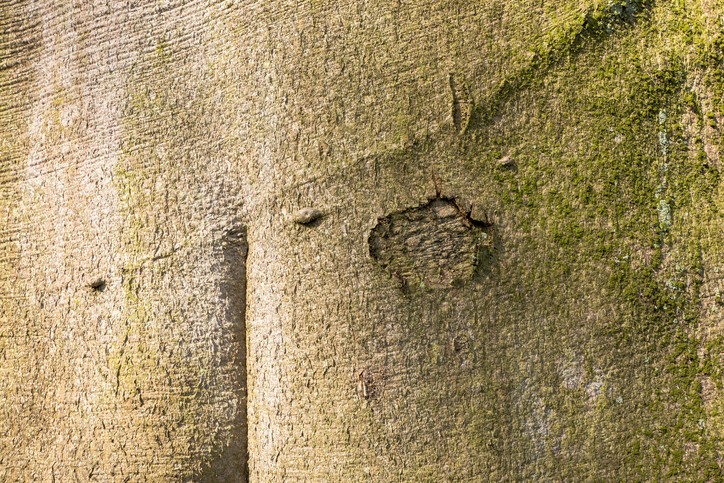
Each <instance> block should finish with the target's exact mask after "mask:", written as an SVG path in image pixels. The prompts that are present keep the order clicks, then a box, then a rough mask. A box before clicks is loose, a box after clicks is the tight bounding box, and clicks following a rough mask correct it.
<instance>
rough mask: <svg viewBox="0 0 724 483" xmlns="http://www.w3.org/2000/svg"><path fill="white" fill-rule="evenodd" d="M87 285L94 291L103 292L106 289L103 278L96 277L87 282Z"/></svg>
mask: <svg viewBox="0 0 724 483" xmlns="http://www.w3.org/2000/svg"><path fill="white" fill-rule="evenodd" d="M88 287H89V288H90V289H91V290H93V291H94V292H103V291H104V290H105V289H106V281H105V279H104V278H101V277H98V278H95V279H93V280H91V281H90V282H88Z"/></svg>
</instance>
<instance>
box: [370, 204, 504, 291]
mask: <svg viewBox="0 0 724 483" xmlns="http://www.w3.org/2000/svg"><path fill="white" fill-rule="evenodd" d="M473 211H475V212H476V217H475V218H472V217H471V216H470V213H469V212H467V211H464V210H462V209H461V208H460V207H459V206H458V205H457V204H456V202H455V200H453V199H448V198H435V199H433V200H431V201H429V202H428V203H426V204H424V205H422V206H419V207H416V208H409V209H407V210H404V211H401V212H397V213H392V214H390V215H388V216H385V217H383V218H380V219H379V220H378V223H377V226H375V227H374V228H373V229H372V231H371V233H370V236H369V251H370V256H371V257H372V258H373V259H374V260H376V261H377V263H379V264H380V265H381V266H382V267H383V268H384V269H386V270H387V271H388V272H389V273H390V275H391V276H392V277H394V278H395V279H396V280H398V281H400V282H401V283H400V285H401V286H402V287H412V288H417V287H419V288H423V289H424V288H445V287H450V286H453V285H459V284H464V283H465V282H467V281H469V280H471V279H473V277H474V276H475V274H476V272H477V271H478V269H479V268H480V267H482V266H484V265H485V261H486V260H489V259H490V258H491V254H490V252H491V250H492V248H493V245H492V231H491V230H490V228H491V223H490V222H489V221H488V219H487V215H486V214H484V212H483V211H482V210H480V209H479V208H477V209H473Z"/></svg>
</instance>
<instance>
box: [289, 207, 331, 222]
mask: <svg viewBox="0 0 724 483" xmlns="http://www.w3.org/2000/svg"><path fill="white" fill-rule="evenodd" d="M322 216H324V213H322V211H321V210H319V209H317V208H311V207H306V208H302V209H301V210H299V211H297V212H296V213H295V214H294V217H293V220H294V223H296V224H297V225H311V224H312V223H314V222H315V221H318V220H320V219H321V218H322Z"/></svg>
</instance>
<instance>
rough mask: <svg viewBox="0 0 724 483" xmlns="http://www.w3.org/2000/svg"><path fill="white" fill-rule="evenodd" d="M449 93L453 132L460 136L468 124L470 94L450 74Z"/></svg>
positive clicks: (470, 110)
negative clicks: (450, 94) (450, 96)
mask: <svg viewBox="0 0 724 483" xmlns="http://www.w3.org/2000/svg"><path fill="white" fill-rule="evenodd" d="M450 92H451V93H452V120H453V125H454V126H455V130H456V131H457V132H458V133H460V134H462V133H464V132H465V131H466V130H467V128H468V125H469V124H470V115H471V114H472V99H471V97H470V92H469V91H468V89H467V87H466V86H465V85H464V84H461V83H460V82H459V81H458V80H457V79H456V78H455V74H452V73H451V74H450Z"/></svg>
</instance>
